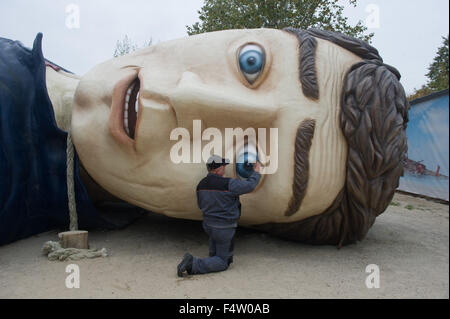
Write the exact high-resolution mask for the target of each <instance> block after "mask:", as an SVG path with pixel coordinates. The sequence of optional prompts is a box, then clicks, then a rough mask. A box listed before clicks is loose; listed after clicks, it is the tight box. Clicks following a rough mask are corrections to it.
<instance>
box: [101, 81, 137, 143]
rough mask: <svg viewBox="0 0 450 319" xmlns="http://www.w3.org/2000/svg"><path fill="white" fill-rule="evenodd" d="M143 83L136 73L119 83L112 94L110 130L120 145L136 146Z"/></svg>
mask: <svg viewBox="0 0 450 319" xmlns="http://www.w3.org/2000/svg"><path fill="white" fill-rule="evenodd" d="M140 86H141V82H140V80H139V78H138V76H137V74H136V73H134V74H131V75H129V76H127V77H126V78H124V79H122V80H121V81H119V82H118V83H117V84H116V86H115V87H114V90H113V94H112V106H111V115H110V119H109V130H110V133H111V134H112V136H113V137H114V138H115V139H116V140H118V141H119V142H120V143H123V144H127V145H134V143H135V138H136V125H137V122H138V121H137V119H138V114H139V91H140Z"/></svg>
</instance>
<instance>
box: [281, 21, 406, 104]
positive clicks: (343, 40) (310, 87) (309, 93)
mask: <svg viewBox="0 0 450 319" xmlns="http://www.w3.org/2000/svg"><path fill="white" fill-rule="evenodd" d="M283 31H285V32H288V33H291V34H293V35H295V36H296V37H297V39H298V47H299V60H300V63H299V77H300V83H301V86H302V91H303V95H305V96H306V97H308V98H310V99H312V100H318V99H319V86H318V80H317V73H316V50H317V40H316V38H320V39H323V40H327V41H330V42H332V43H334V44H336V45H338V46H339V47H341V48H344V49H346V50H348V51H350V52H352V53H353V54H356V55H357V56H359V57H360V58H362V59H364V60H372V61H373V60H376V61H380V62H383V59H382V58H381V56H380V54H379V53H378V50H377V49H375V48H374V47H373V46H371V45H370V44H368V43H366V42H364V41H362V40H360V39H356V38H353V37H350V36H348V35H346V34H342V33H339V32H334V31H326V30H319V29H308V30H301V29H295V28H292V27H288V28H284V29H283ZM393 72H394V73H395V74H396V75H397V77H400V74H399V73H398V71H396V70H393Z"/></svg>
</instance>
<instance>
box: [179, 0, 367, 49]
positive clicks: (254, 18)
mask: <svg viewBox="0 0 450 319" xmlns="http://www.w3.org/2000/svg"><path fill="white" fill-rule="evenodd" d="M339 2H342V1H341V0H205V2H204V5H203V7H202V8H201V9H200V11H198V13H199V19H200V22H196V23H194V24H193V25H192V26H186V27H187V33H188V34H189V35H193V34H199V33H204V32H212V31H219V30H228V29H253V28H275V29H283V28H285V27H294V28H301V29H309V28H312V27H314V28H319V29H324V30H332V31H338V32H341V33H345V34H348V35H350V36H353V37H356V38H360V39H362V40H364V41H367V42H369V43H370V41H371V38H372V37H373V33H370V34H364V33H365V31H366V30H367V27H365V26H364V24H363V22H362V21H359V22H358V23H357V24H356V25H355V26H351V25H350V24H349V23H348V21H347V20H348V18H346V17H344V16H343V10H344V6H343V5H339ZM348 2H349V4H350V5H352V6H354V7H356V0H348Z"/></svg>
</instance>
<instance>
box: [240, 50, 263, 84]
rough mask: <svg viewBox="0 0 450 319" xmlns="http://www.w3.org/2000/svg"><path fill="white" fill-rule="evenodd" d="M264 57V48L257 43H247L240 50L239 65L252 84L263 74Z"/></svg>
mask: <svg viewBox="0 0 450 319" xmlns="http://www.w3.org/2000/svg"><path fill="white" fill-rule="evenodd" d="M264 59H265V55H264V52H263V50H262V48H261V47H259V46H258V45H255V44H247V45H245V46H244V47H242V49H241V51H240V52H239V67H240V69H241V71H242V73H243V74H244V76H245V78H246V79H247V81H248V82H249V83H250V84H253V83H254V82H255V81H256V79H257V78H258V77H259V75H260V74H261V72H262V70H263V68H264V63H265V61H264Z"/></svg>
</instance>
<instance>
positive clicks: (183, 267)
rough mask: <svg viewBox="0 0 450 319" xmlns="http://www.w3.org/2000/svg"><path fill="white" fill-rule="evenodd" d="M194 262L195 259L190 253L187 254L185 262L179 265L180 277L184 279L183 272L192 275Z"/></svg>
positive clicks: (184, 258)
mask: <svg viewBox="0 0 450 319" xmlns="http://www.w3.org/2000/svg"><path fill="white" fill-rule="evenodd" d="M193 261H194V257H193V256H192V255H191V254H190V253H186V254H185V255H184V257H183V260H182V261H181V263H180V264H179V265H178V267H177V270H178V277H183V272H185V271H186V272H187V273H188V274H191V272H192V262H193Z"/></svg>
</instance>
